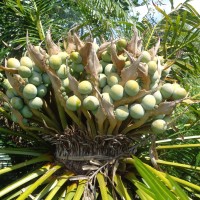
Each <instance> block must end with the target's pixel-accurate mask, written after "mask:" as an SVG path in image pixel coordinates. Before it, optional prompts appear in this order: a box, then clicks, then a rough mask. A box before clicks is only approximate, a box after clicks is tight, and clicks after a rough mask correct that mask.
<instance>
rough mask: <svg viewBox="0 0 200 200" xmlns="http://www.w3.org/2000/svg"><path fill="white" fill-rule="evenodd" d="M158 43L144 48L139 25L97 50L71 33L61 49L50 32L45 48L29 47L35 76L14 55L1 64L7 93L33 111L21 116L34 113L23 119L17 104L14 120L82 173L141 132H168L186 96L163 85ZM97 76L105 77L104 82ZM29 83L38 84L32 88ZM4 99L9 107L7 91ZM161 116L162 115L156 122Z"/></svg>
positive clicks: (125, 148)
mask: <svg viewBox="0 0 200 200" xmlns="http://www.w3.org/2000/svg"><path fill="white" fill-rule="evenodd" d="M159 43H160V41H158V42H157V44H156V45H155V47H153V48H152V49H150V50H147V51H143V50H142V46H141V38H139V36H138V32H137V30H134V35H133V37H132V39H131V40H130V41H126V40H125V39H121V40H115V41H111V42H105V43H103V44H101V45H100V47H98V45H97V44H94V43H92V42H83V41H81V40H80V39H79V38H78V36H77V35H76V34H74V35H72V34H71V33H69V34H68V41H65V44H64V47H65V49H64V50H62V49H60V47H58V46H57V45H56V44H55V43H54V42H53V41H52V39H51V35H50V32H48V35H47V37H46V44H47V51H45V50H43V49H40V50H39V51H38V50H37V48H35V47H34V46H33V45H31V44H30V43H28V45H27V49H28V55H29V57H30V59H31V60H32V64H33V67H31V68H30V70H31V73H32V76H33V77H31V79H30V78H28V79H26V78H22V77H21V76H20V74H19V73H18V67H19V61H17V60H16V59H13V58H10V60H9V59H8V63H12V65H10V64H9V68H8V66H7V65H6V63H5V67H1V69H3V70H5V71H6V75H7V79H5V80H7V81H5V83H6V84H5V85H6V86H5V93H6V91H7V90H9V91H8V92H7V94H9V96H10V97H17V98H20V101H22V102H23V108H24V107H25V106H26V108H29V109H26V110H27V112H29V113H28V114H29V115H26V113H25V115H24V116H30V118H28V119H26V118H25V117H24V116H23V112H22V111H21V107H22V105H20V106H21V107H20V109H18V110H17V108H18V107H17V106H15V107H16V109H14V108H11V109H10V110H8V114H9V115H11V116H13V114H16V116H14V117H13V119H14V120H15V121H16V123H18V124H19V125H20V126H21V127H22V128H23V129H24V130H26V131H32V133H33V134H36V135H40V136H42V137H43V138H44V140H46V141H47V142H49V143H50V144H51V145H53V147H54V148H55V151H54V152H55V160H56V161H58V162H61V163H63V164H64V165H65V167H66V168H68V169H70V170H74V171H76V173H77V174H79V173H84V172H83V170H82V166H83V165H88V164H89V163H90V160H92V159H93V160H99V161H101V162H102V163H103V164H104V163H105V162H107V161H109V160H113V159H114V160H115V159H116V160H117V159H119V158H120V157H121V156H123V155H126V154H130V153H131V152H133V151H135V145H137V143H141V142H142V141H143V140H144V139H143V138H144V136H145V137H146V136H152V135H154V134H161V133H163V132H164V131H165V130H166V129H167V128H166V127H167V125H168V124H167V121H165V117H167V116H170V115H171V113H172V112H173V110H174V109H175V106H176V104H178V103H180V102H181V101H182V100H183V99H184V98H186V96H187V95H188V94H187V92H186V91H185V89H184V88H182V87H181V86H180V87H177V85H176V86H175V85H174V84H173V83H169V82H167V83H166V79H165V78H166V76H167V73H169V71H166V69H165V68H166V66H165V65H166V64H163V61H162V62H161V60H160V57H159V56H157V51H158V47H159ZM67 44H68V45H67ZM120 45H121V46H120ZM46 52H48V54H47V53H46ZM61 55H62V57H60V56H61ZM63 55H64V57H63ZM11 61H12V62H11ZM15 62H16V63H15ZM127 62H128V63H129V64H128V65H126V63H127ZM152 63H153V67H152ZM63 64H64V65H65V66H64V70H62V68H63ZM13 66H14V67H13ZM15 66H17V67H15ZM61 66H62V67H61ZM60 67H61V69H60ZM20 69H21V68H20ZM62 72H63V74H62ZM20 73H21V72H20ZM99 74H101V75H102V76H104V79H102V80H100V79H99V77H100V76H99ZM110 74H115V76H114V77H117V81H113V82H112V81H111V80H110V79H109V78H110ZM102 76H101V77H102ZM43 77H45V79H44V78H43ZM30 81H31V84H33V85H34V84H35V86H34V87H29V88H28V89H27V87H26V86H27V85H28V84H30ZM101 81H103V82H101ZM131 82H134V83H135V84H133V85H131V84H130V83H131ZM41 85H44V86H45V88H46V90H47V91H45V92H44V95H42V96H41V95H40V94H39V92H38V91H39V89H38V88H41ZM102 85H103V86H102ZM100 86H102V87H100ZM9 88H12V89H9ZM24 88H26V89H25V90H24ZM31 88H32V89H33V88H34V91H33V90H32V89H31ZM36 88H37V91H36ZM105 88H107V89H105ZM179 88H181V89H179ZM26 90H28V91H26ZM11 91H14V92H13V93H12V94H11ZM23 91H24V93H23ZM156 91H159V92H160V95H162V96H161V97H162V98H160V101H158V100H157V101H156V98H155V97H154V96H153V94H154V93H155V92H156ZM105 93H106V95H105ZM24 94H26V95H24ZM29 94H30V95H29ZM27 95H28V96H27ZM105 96H107V97H106V98H104V97H105ZM4 100H5V102H7V103H8V104H9V105H11V102H12V101H11V100H10V99H9V97H8V96H7V97H6V98H4ZM157 102H159V103H157ZM33 103H34V105H33ZM135 105H139V106H135ZM132 109H135V110H132ZM161 114H162V115H164V118H163V119H159V121H156V123H153V122H155V120H157V119H156V117H157V116H159V115H161ZM32 115H33V116H32ZM31 116H32V117H31ZM71 127H75V128H71ZM36 130H37V131H36Z"/></svg>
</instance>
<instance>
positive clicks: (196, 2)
mask: <svg viewBox="0 0 200 200" xmlns="http://www.w3.org/2000/svg"><path fill="white" fill-rule="evenodd" d="M184 1H185V0H174V8H176V7H177V6H178V5H179V4H180V3H183V2H184ZM162 3H163V4H164V5H162V6H160V7H161V8H162V9H163V10H165V12H166V13H169V12H170V11H171V5H170V3H169V0H163V1H162ZM190 4H191V5H192V6H193V7H194V8H195V9H196V10H197V11H198V12H199V13H200V5H199V4H200V0H192V1H191V2H190ZM152 8H153V4H152ZM136 11H138V12H139V13H140V17H139V20H141V19H142V18H143V17H144V16H145V15H146V13H147V11H148V10H147V7H146V6H140V7H137V8H136ZM155 12H156V13H157V14H155V16H156V18H157V19H159V18H160V17H161V14H160V13H158V12H157V11H155Z"/></svg>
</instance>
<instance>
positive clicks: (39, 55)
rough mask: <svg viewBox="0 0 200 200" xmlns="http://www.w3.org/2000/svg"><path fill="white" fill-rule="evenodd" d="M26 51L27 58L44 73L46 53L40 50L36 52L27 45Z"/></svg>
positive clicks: (31, 46)
mask: <svg viewBox="0 0 200 200" xmlns="http://www.w3.org/2000/svg"><path fill="white" fill-rule="evenodd" d="M27 50H28V53H29V56H30V57H31V59H32V60H33V62H34V63H35V64H36V66H37V67H39V68H40V70H41V71H45V68H46V52H45V51H44V50H43V49H42V48H41V49H40V52H38V51H37V49H36V48H35V47H34V46H33V45H32V44H28V45H27Z"/></svg>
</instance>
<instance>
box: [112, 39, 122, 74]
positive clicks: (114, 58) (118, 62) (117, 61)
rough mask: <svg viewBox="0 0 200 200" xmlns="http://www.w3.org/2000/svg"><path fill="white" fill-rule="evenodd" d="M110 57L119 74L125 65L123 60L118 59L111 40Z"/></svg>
mask: <svg viewBox="0 0 200 200" xmlns="http://www.w3.org/2000/svg"><path fill="white" fill-rule="evenodd" d="M111 59H112V62H113V64H114V65H115V66H116V68H117V72H118V74H121V71H122V69H123V68H124V66H125V61H124V60H120V59H119V58H118V56H117V50H116V46H115V45H114V44H113V42H112V43H111Z"/></svg>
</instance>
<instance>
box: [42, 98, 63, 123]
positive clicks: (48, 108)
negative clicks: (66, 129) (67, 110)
mask: <svg viewBox="0 0 200 200" xmlns="http://www.w3.org/2000/svg"><path fill="white" fill-rule="evenodd" d="M43 102H44V109H45V111H46V112H47V114H48V115H49V117H50V118H51V119H52V120H53V121H54V122H56V124H57V126H60V125H59V123H58V121H57V119H56V116H55V114H54V113H53V111H52V110H51V108H50V106H48V104H47V102H46V101H43Z"/></svg>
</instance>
